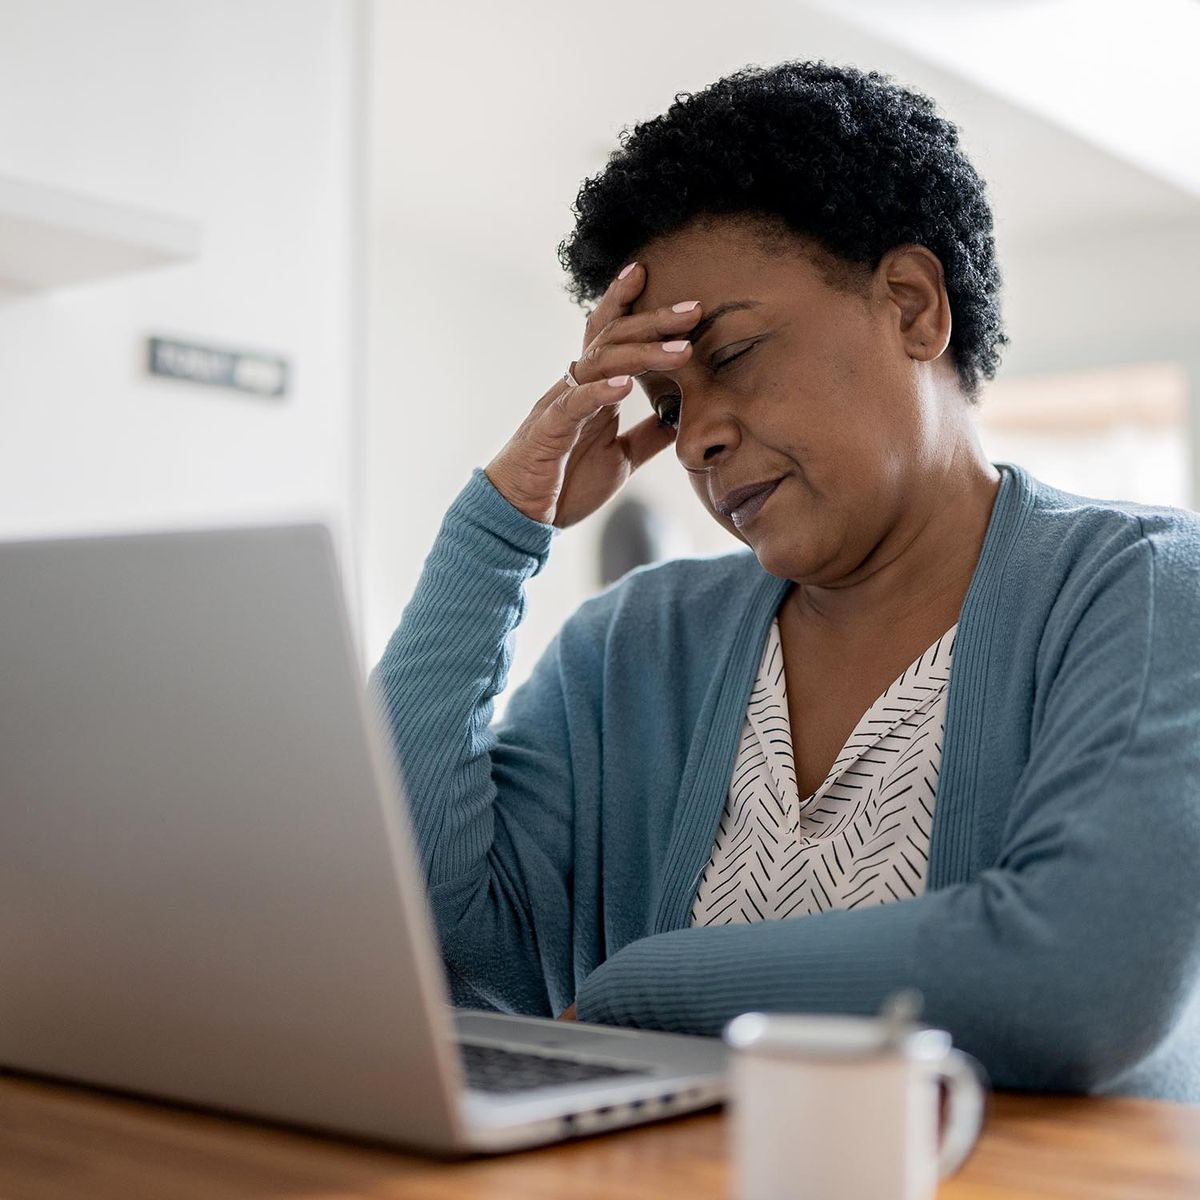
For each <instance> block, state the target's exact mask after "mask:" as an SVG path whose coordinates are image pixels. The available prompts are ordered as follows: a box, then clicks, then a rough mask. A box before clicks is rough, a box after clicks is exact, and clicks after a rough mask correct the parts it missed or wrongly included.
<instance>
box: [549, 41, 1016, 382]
mask: <svg viewBox="0 0 1200 1200" xmlns="http://www.w3.org/2000/svg"><path fill="white" fill-rule="evenodd" d="M573 211H574V213H575V217H576V222H575V229H574V231H573V233H572V234H571V235H570V237H568V238H567V239H566V241H564V242H563V243H562V245H561V246H559V251H558V253H559V261H560V262H561V263H562V265H563V267H564V269H565V270H566V271H567V273H568V275H569V276H570V291H571V293H572V295H573V296H574V297H575V299H576V300H577V301H579V302H580V303H582V304H587V303H588V302H590V301H593V300H595V299H596V298H597V297H599V296H600V295H601V294H602V293H603V291H604V289H605V288H606V287H607V286H608V284H609V282H610V281H611V279H612V277H613V275H614V274H615V273H616V272H617V271H618V270H619V269H620V268H621V267H622V266H623V265H624V264H625V263H626V262H628V261H630V259H632V258H634V257H636V255H637V254H638V252H639V251H641V250H642V248H643V247H645V246H646V245H648V244H649V243H650V242H651V241H653V240H654V239H656V238H658V237H661V236H664V235H666V234H670V233H674V232H676V231H678V230H679V229H681V228H683V227H684V226H685V225H687V224H689V223H690V222H692V221H693V220H696V219H700V218H705V217H714V216H715V217H721V216H746V217H753V218H765V219H766V220H767V221H769V222H772V223H776V224H779V223H782V225H783V226H784V227H785V228H786V229H788V230H790V231H791V232H793V233H795V234H797V235H800V236H801V237H807V238H809V239H812V240H814V241H815V242H816V243H817V244H818V245H819V246H820V247H821V248H823V249H824V250H826V251H827V252H829V253H831V254H832V255H833V256H834V259H835V261H836V260H838V259H840V260H842V261H843V262H845V263H851V264H859V265H865V266H867V267H870V268H874V267H875V266H876V265H877V264H878V263H879V261H880V259H881V258H882V257H883V255H884V254H885V253H886V252H887V251H888V250H890V249H891V248H892V247H894V246H899V245H904V244H908V243H917V244H919V245H922V246H925V247H927V248H928V249H929V250H931V251H932V252H933V253H934V254H936V255H937V256H938V258H939V259H940V260H941V263H942V268H943V270H944V272H945V280H946V293H947V295H948V296H949V300H950V311H951V316H952V333H951V337H950V348H951V351H952V354H953V358H954V364H955V367H956V369H957V372H958V377H959V380H960V382H961V384H962V386H963V390H964V392H965V394H966V395H967V396H968V397H969V398H970V399H972V400H974V399H977V397H978V390H979V384H980V380H981V379H991V378H992V377H993V376H994V375H995V373H996V367H997V366H998V364H999V361H1000V351H1001V349H1002V348H1003V347H1004V346H1005V345H1006V344H1007V342H1008V338H1007V337H1006V336H1005V334H1004V328H1003V323H1002V320H1001V315H1000V270H999V267H998V265H997V262H996V246H995V239H994V237H993V234H992V211H991V207H990V206H989V204H988V200H987V196H986V194H985V187H984V182H983V180H982V179H981V178H980V177H979V175H978V173H977V172H976V171H975V168H974V167H973V166H972V165H971V163H970V162H969V161H968V160H967V157H966V155H965V154H964V153H963V151H962V150H961V149H960V148H959V144H958V129H957V127H956V126H955V125H954V124H953V123H952V122H951V121H948V120H946V118H944V117H941V116H939V115H938V114H937V112H936V111H935V107H934V103H933V101H932V100H931V99H929V97H928V96H924V95H921V94H920V93H918V92H913V91H910V90H909V89H907V88H904V87H901V86H899V85H898V84H896V83H895V82H893V81H892V80H891V79H889V78H888V77H887V76H885V75H881V74H879V73H878V72H875V71H870V72H864V71H860V70H857V69H856V68H854V67H843V66H835V65H832V64H829V63H825V62H785V63H781V64H779V65H777V66H772V67H747V68H745V69H744V70H741V71H737V72H735V73H734V74H732V75H728V76H726V77H725V78H724V79H719V80H718V81H717V82H716V83H713V84H711V85H710V86H709V87H707V88H705V89H704V90H703V91H701V92H696V93H695V94H688V93H681V94H680V95H677V96H676V97H675V103H674V104H672V105H671V107H670V108H669V109H668V110H667V111H666V112H665V113H664V114H663V115H662V116H659V117H655V118H653V119H652V120H649V121H644V122H642V123H641V124H639V125H637V126H635V127H634V128H633V129H632V130H628V129H627V130H625V131H624V132H623V133H622V134H621V139H620V146H619V148H618V149H617V150H615V151H614V152H613V154H612V156H611V157H610V158H609V160H608V164H607V165H606V166H605V168H604V170H603V171H601V172H600V173H599V174H598V175H596V176H594V177H592V178H591V179H588V180H585V181H584V184H583V186H582V187H581V188H580V190H579V195H578V197H577V198H576V201H575V206H574V210H573Z"/></svg>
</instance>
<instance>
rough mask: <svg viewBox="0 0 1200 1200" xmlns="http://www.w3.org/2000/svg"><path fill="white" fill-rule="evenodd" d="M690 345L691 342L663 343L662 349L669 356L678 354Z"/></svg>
mask: <svg viewBox="0 0 1200 1200" xmlns="http://www.w3.org/2000/svg"><path fill="white" fill-rule="evenodd" d="M690 345H691V342H663V344H662V348H663V349H664V350H666V351H668V352H669V353H671V354H678V353H679V352H680V351H681V350H686V349H687V348H688V347H689V346H690Z"/></svg>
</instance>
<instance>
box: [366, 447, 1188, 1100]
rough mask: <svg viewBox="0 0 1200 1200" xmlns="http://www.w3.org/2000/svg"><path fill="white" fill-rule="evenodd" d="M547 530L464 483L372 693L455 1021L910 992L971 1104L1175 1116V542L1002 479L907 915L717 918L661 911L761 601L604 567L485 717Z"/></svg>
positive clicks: (678, 876) (804, 1002) (716, 782)
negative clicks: (938, 1032)
mask: <svg viewBox="0 0 1200 1200" xmlns="http://www.w3.org/2000/svg"><path fill="white" fill-rule="evenodd" d="M554 532H555V531H554V530H553V529H552V527H551V526H548V525H542V524H539V523H538V522H536V521H532V520H530V519H529V518H527V517H525V516H524V515H523V514H521V513H519V512H518V511H517V510H516V509H515V508H513V507H512V506H511V505H510V504H509V503H508V502H507V501H506V500H505V499H504V498H503V497H502V496H501V495H500V494H499V493H498V492H497V491H496V490H495V489H494V488H493V487H492V485H491V483H490V482H489V481H488V479H487V477H486V475H485V474H484V473H483V472H482V471H476V472H475V474H474V475H473V477H472V478H471V480H470V482H469V483H468V484H467V486H466V487H465V488H464V490H463V491H462V493H461V494H460V495H459V496H458V498H457V499H456V500H455V501H454V503H453V505H452V506H451V508H450V510H449V512H448V513H447V514H446V517H445V519H444V522H443V524H442V526H441V530H440V532H439V533H438V536H437V540H436V542H435V544H434V546H433V549H432V551H431V553H430V555H429V558H428V560H427V561H426V564H425V567H424V571H423V574H422V576H421V579H420V582H419V584H418V586H417V589H416V591H415V593H414V595H413V597H412V600H411V602H410V603H409V605H408V607H407V608H406V609H405V612H404V615H403V618H402V620H401V622H400V626H399V628H398V629H397V631H396V633H395V635H394V636H393V638H392V639H391V642H390V643H389V645H388V647H387V650H386V652H385V653H384V656H383V659H382V661H381V662H380V664H379V665H378V667H377V668H376V670H375V672H374V673H373V676H372V681H373V685H374V687H375V690H376V692H377V694H378V696H379V698H380V701H381V703H382V706H383V709H384V713H385V717H386V720H387V723H388V726H389V728H390V730H391V733H392V737H393V739H394V745H395V750H396V753H397V758H398V761H399V765H400V767H401V771H402V774H403V777H404V779H405V781H406V784H407V793H408V802H409V806H410V810H411V820H412V825H413V829H414V833H415V836H416V840H417V844H418V847H419V852H420V855H421V857H422V860H423V863H424V866H425V870H426V873H427V878H428V884H429V889H430V897H431V905H432V910H433V915H434V919H435V922H436V924H437V928H438V931H439V934H440V937H441V941H442V947H443V954H444V958H445V962H446V966H447V969H448V973H449V975H450V979H451V986H452V991H453V994H454V997H455V1000H456V1001H457V1002H459V1003H469V1004H474V1005H477V1006H494V1007H499V1008H503V1009H506V1010H510V1011H516V1012H523V1013H534V1014H553V1013H557V1012H559V1011H560V1010H562V1009H563V1008H565V1007H566V1006H567V1005H568V1004H570V1003H571V1002H572V1001H573V1000H575V1001H577V1003H578V1011H579V1016H580V1018H581V1019H584V1020H590V1021H601V1022H610V1023H616V1024H622V1025H637V1026H645V1027H652V1028H657V1029H667V1030H677V1031H686V1032H693V1033H709V1034H715V1033H717V1032H719V1031H720V1029H721V1027H722V1025H723V1024H724V1023H725V1022H726V1021H728V1020H729V1019H730V1018H731V1017H733V1016H735V1015H736V1014H737V1013H740V1012H744V1011H746V1010H748V1009H758V1010H766V1011H770V1010H778V1011H792V1012H809V1011H830V1012H844V1013H870V1012H875V1011H876V1010H878V1008H879V1006H880V1004H881V1003H882V1002H883V1000H884V999H885V998H886V997H887V996H888V995H889V994H890V993H892V992H894V991H896V990H897V989H898V988H901V987H909V986H912V987H916V988H918V989H919V990H920V991H921V993H922V994H923V995H924V998H925V1017H926V1019H927V1020H928V1021H929V1022H930V1023H932V1024H936V1025H940V1026H942V1027H944V1028H946V1029H948V1030H950V1031H951V1033H952V1034H953V1036H954V1039H955V1041H956V1042H957V1043H958V1044H959V1045H960V1046H962V1047H963V1048H964V1049H966V1050H967V1051H969V1052H970V1053H972V1054H974V1055H975V1056H976V1057H977V1058H979V1059H980V1060H981V1061H982V1062H983V1064H984V1065H985V1066H986V1068H987V1070H988V1072H989V1073H990V1075H991V1077H992V1080H993V1082H994V1083H995V1084H997V1085H998V1086H1003V1087H1013V1088H1030V1089H1039V1090H1063V1091H1115V1092H1127V1093H1133V1092H1136V1093H1141V1094H1147V1095H1156V1096H1161V1097H1172V1098H1175V1099H1183V1100H1191V1101H1200V871H1198V866H1200V588H1198V583H1200V520H1198V519H1197V518H1196V517H1194V516H1193V515H1191V514H1187V513H1183V512H1179V511H1175V510H1170V509H1149V508H1144V507H1139V506H1134V505H1120V506H1118V505H1116V504H1111V503H1107V502H1100V501H1095V500H1087V499H1083V498H1081V497H1077V496H1071V495H1068V494H1066V493H1064V492H1060V491H1057V490H1055V489H1053V488H1050V487H1047V486H1046V485H1044V484H1041V483H1039V482H1037V481H1036V480H1034V479H1032V478H1031V477H1030V476H1028V475H1027V474H1026V473H1025V472H1024V471H1022V470H1020V469H1019V468H1015V467H1010V466H1005V467H1004V468H1003V472H1002V482H1001V486H1000V490H999V493H998V496H997V500H996V504H995V508H994V510H993V513H992V517H991V521H990V524H989V526H988V531H987V535H986V539H985V541H984V545H983V551H982V554H981V557H980V560H979V563H978V566H977V567H976V570H975V574H974V578H973V580H972V582H971V586H970V589H969V591H968V593H967V597H966V600H965V603H964V605H963V608H962V613H961V616H960V621H959V627H958V635H957V639H956V642H955V649H954V669H953V672H952V676H951V683H950V695H949V700H948V709H947V718H946V727H945V743H944V748H943V758H942V770H941V780H940V784H939V787H938V793H937V804H936V808H935V812H934V821H933V828H932V834H931V845H930V855H929V868H928V875H927V882H926V892H925V894H924V895H922V896H919V897H916V898H913V899H906V900H902V901H898V902H896V903H891V904H886V905H881V906H879V907H875V908H871V909H861V908H860V909H855V910H853V911H837V912H828V913H823V914H820V915H813V916H805V917H801V918H795V919H792V920H784V921H763V922H761V923H758V924H751V925H739V926H727V927H722V928H718V927H705V928H690V927H689V913H690V908H691V904H692V899H693V897H694V894H695V891H696V887H697V885H698V882H699V879H700V875H701V872H702V871H703V868H704V865H705V863H706V862H707V861H708V857H709V853H710V851H711V849H712V843H713V837H714V834H715V831H716V827H717V822H718V820H719V818H720V815H721V811H722V806H723V803H724V799H725V793H726V789H727V786H728V783H729V775H730V770H731V768H732V764H733V760H734V754H735V750H736V743H737V737H738V733H739V731H740V729H741V724H742V719H743V716H744V714H745V709H746V703H747V700H748V697H749V692H750V688H751V685H752V682H753V679H754V674H755V669H756V667H757V665H758V661H759V657H760V654H761V651H762V646H763V643H764V639H765V638H766V635H767V630H768V627H769V625H770V622H771V619H772V617H773V616H774V614H775V612H776V610H777V609H778V607H779V605H780V603H781V601H782V599H783V597H784V594H785V592H786V590H787V588H788V587H789V583H788V581H787V580H784V579H778V578H776V577H774V576H772V575H769V574H768V573H767V572H765V571H764V570H763V569H762V567H760V566H759V564H758V562H757V560H756V559H755V558H754V556H753V555H752V554H750V553H748V552H746V551H739V552H737V553H734V554H730V555H728V556H725V557H721V558H715V559H696V560H680V561H675V562H669V563H666V564H663V565H661V566H656V567H652V568H647V569H642V570H639V571H636V572H634V573H632V574H631V575H629V576H627V577H626V578H625V579H623V580H622V581H621V582H620V583H618V584H616V585H614V586H613V587H612V588H610V589H609V590H607V591H606V592H604V593H603V594H601V595H599V596H597V597H595V598H594V599H591V600H589V601H587V602H586V603H585V604H583V605H582V606H581V607H580V608H579V610H578V611H577V612H576V613H575V614H574V615H573V616H572V617H571V618H570V619H569V620H568V621H567V623H566V624H565V625H564V626H563V628H562V630H561V631H560V632H559V634H558V636H557V637H556V638H555V640H554V641H553V643H552V644H551V645H550V647H549V648H548V649H547V650H546V652H545V654H544V655H543V656H542V658H541V660H540V661H539V662H538V664H537V666H536V667H535V669H534V671H533V673H532V675H531V677H530V678H529V679H528V681H527V682H526V683H525V684H523V685H522V686H521V687H520V688H518V689H517V691H516V692H515V693H514V694H513V695H512V697H511V698H510V701H509V704H508V707H507V711H506V713H505V715H504V718H503V720H501V721H499V722H497V723H496V724H495V726H493V725H492V700H493V697H495V696H496V695H497V694H498V693H499V692H500V691H501V690H502V689H503V687H504V683H505V678H506V674H507V670H508V665H509V661H510V657H509V638H510V635H511V634H512V633H513V631H514V630H515V628H516V626H517V625H518V623H519V622H520V620H521V616H522V612H523V610H524V605H525V595H524V588H525V584H526V581H527V580H528V579H529V578H530V576H532V575H535V574H536V573H537V572H538V570H539V569H540V568H541V566H542V564H543V563H544V562H545V561H546V557H547V555H548V553H549V551H550V546H551V540H552V536H553V534H554Z"/></svg>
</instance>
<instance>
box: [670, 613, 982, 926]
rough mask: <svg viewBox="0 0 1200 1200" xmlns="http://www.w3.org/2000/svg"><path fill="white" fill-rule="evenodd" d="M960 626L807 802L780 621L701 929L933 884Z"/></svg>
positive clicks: (911, 674)
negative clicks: (929, 875)
mask: <svg viewBox="0 0 1200 1200" xmlns="http://www.w3.org/2000/svg"><path fill="white" fill-rule="evenodd" d="M957 629H958V626H957V625H955V626H954V627H953V628H952V629H949V630H947V631H946V633H944V634H943V635H942V636H941V637H940V638H939V639H938V640H937V641H936V642H934V644H933V645H932V646H930V647H929V649H927V650H926V651H925V653H924V654H922V655H921V657H920V658H918V659H917V661H916V662H914V663H913V664H912V665H911V666H909V667H908V669H907V670H905V672H904V673H903V674H902V675H901V676H900V678H899V679H897V680H896V681H895V682H894V683H893V684H892V685H891V687H889V688H888V689H887V691H886V692H884V693H883V695H882V696H880V697H879V698H878V699H877V700H876V701H875V703H874V704H872V705H871V707H870V708H869V709H868V710H867V711H866V712H865V713H864V714H863V716H862V718H861V719H860V720H859V722H858V724H857V726H855V729H854V732H853V733H852V734H851V735H850V737H849V738H848V739H847V741H846V744H845V745H844V746H843V747H842V750H841V753H840V754H838V756H837V761H836V762H835V763H834V764H833V766H832V768H831V769H830V771H829V774H828V775H827V776H826V777H825V781H824V783H822V784H821V786H820V787H819V788H818V789H817V790H816V791H815V792H814V793H813V794H812V795H811V796H809V797H808V798H807V799H806V800H804V801H803V802H801V800H800V797H799V795H798V794H797V789H796V771H795V764H794V761H793V758H792V737H791V723H790V721H789V718H788V706H787V691H786V683H785V681H784V673H783V652H782V646H781V643H780V638H779V624H778V622H772V624H771V630H770V633H769V634H768V637H767V644H766V647H765V649H764V650H763V656H762V661H761V663H760V664H759V668H758V677H757V679H756V680H755V682H754V687H753V689H752V691H751V693H750V703H749V704H748V705H747V708H746V720H745V723H744V725H743V726H742V737H741V741H740V743H739V745H738V752H737V756H736V760H735V762H734V766H733V774H732V777H731V779H730V784H729V791H728V793H727V794H726V798H725V811H724V812H723V814H722V816H721V823H720V825H719V827H718V829H717V835H716V839H715V842H714V845H713V851H712V857H711V858H710V859H709V862H708V866H707V867H706V868H705V870H704V874H703V876H702V877H701V880H700V888H699V891H698V892H697V894H696V899H695V902H694V903H693V905H692V924H693V925H729V924H734V923H737V922H746V921H760V920H766V919H770V918H782V917H799V916H805V915H807V914H809V913H819V912H824V911H825V910H826V909H832V908H858V907H859V906H861V905H864V904H868V905H869V904H887V903H888V902H890V901H892V900H904V899H907V898H908V897H909V896H916V895H919V894H920V893H921V892H922V891H924V888H925V866H926V863H927V861H928V857H929V830H930V824H931V822H932V819H933V803H934V796H935V794H936V792H937V782H938V772H939V770H940V768H941V760H942V728H943V726H944V724H945V717H946V699H947V694H948V692H949V684H950V662H951V658H952V656H953V653H954V635H955V631H956V630H957Z"/></svg>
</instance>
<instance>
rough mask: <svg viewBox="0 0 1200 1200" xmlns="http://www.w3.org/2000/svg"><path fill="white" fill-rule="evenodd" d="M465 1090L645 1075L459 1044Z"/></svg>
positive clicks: (517, 1088) (511, 1089) (522, 1088)
mask: <svg viewBox="0 0 1200 1200" xmlns="http://www.w3.org/2000/svg"><path fill="white" fill-rule="evenodd" d="M458 1048H459V1051H460V1052H461V1054H462V1061H463V1067H464V1068H465V1070H466V1075H467V1086H468V1087H471V1088H474V1089H475V1090H476V1091H480V1092H523V1091H527V1090H529V1089H531V1088H540V1087H554V1086H556V1085H558V1084H564V1083H583V1082H585V1081H587V1080H591V1079H613V1078H616V1077H618V1076H621V1075H644V1074H646V1072H645V1071H639V1070H632V1069H626V1068H623V1067H611V1066H608V1065H607V1064H605V1063H594V1062H582V1061H581V1060H580V1059H577V1058H557V1057H553V1056H551V1055H548V1054H528V1053H525V1052H523V1051H519V1050H503V1049H501V1048H500V1047H499V1046H480V1045H476V1044H473V1043H471V1042H461V1043H460V1044H459V1047H458Z"/></svg>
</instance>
